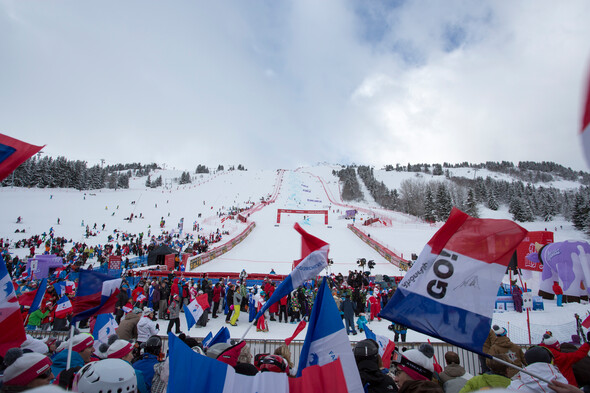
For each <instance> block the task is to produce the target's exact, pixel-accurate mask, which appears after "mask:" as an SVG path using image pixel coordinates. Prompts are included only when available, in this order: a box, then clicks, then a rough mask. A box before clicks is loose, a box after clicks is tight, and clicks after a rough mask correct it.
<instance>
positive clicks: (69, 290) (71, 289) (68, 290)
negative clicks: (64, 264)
mask: <svg viewBox="0 0 590 393" xmlns="http://www.w3.org/2000/svg"><path fill="white" fill-rule="evenodd" d="M68 275H69V274H68ZM75 289H76V283H75V282H73V281H69V280H66V293H67V294H70V293H74V291H75Z"/></svg>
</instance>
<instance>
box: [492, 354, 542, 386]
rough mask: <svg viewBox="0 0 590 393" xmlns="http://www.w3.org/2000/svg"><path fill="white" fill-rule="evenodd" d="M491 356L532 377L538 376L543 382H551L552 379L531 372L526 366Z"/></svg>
mask: <svg viewBox="0 0 590 393" xmlns="http://www.w3.org/2000/svg"><path fill="white" fill-rule="evenodd" d="M488 356H489V355H488ZM491 358H492V359H493V360H495V361H496V362H499V363H502V364H504V365H506V366H508V367H512V368H514V369H517V370H518V371H520V372H522V373H525V374H528V375H530V376H531V377H535V378H537V379H539V380H541V381H543V382H546V383H548V384H551V381H549V380H548V379H546V378H543V377H541V376H539V375H537V374H535V373H532V372H530V371H529V370H525V369H524V368H521V367H518V366H517V365H515V364H512V363H510V362H507V361H505V360H502V359H498V358H497V357H495V356H491Z"/></svg>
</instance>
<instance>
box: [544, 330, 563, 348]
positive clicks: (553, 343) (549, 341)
mask: <svg viewBox="0 0 590 393" xmlns="http://www.w3.org/2000/svg"><path fill="white" fill-rule="evenodd" d="M541 344H543V345H545V346H546V347H549V348H553V349H557V350H559V341H557V339H556V338H555V337H553V336H551V335H549V334H548V333H545V334H543V340H542V341H541Z"/></svg>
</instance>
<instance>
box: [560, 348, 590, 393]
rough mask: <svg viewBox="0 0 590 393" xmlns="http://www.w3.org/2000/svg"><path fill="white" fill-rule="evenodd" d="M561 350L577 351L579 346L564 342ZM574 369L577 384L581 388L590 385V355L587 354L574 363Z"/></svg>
mask: <svg viewBox="0 0 590 393" xmlns="http://www.w3.org/2000/svg"><path fill="white" fill-rule="evenodd" d="M559 350H560V351H561V352H563V353H570V352H576V351H577V350H578V347H577V346H576V345H574V344H572V343H562V344H561V346H560V347H559ZM572 371H573V372H574V377H575V378H576V385H577V386H579V387H580V388H583V387H584V386H588V387H590V357H588V356H585V357H583V358H582V360H579V361H577V362H576V363H574V364H573V365H572Z"/></svg>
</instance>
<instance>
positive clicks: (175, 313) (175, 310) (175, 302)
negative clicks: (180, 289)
mask: <svg viewBox="0 0 590 393" xmlns="http://www.w3.org/2000/svg"><path fill="white" fill-rule="evenodd" d="M168 313H169V314H168V315H169V317H170V322H168V329H167V333H170V332H171V331H172V326H174V325H176V331H175V333H176V334H180V333H181V331H180V297H179V296H178V295H173V296H172V301H171V302H170V305H169V306H168Z"/></svg>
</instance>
